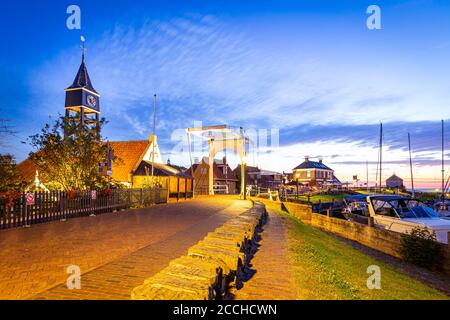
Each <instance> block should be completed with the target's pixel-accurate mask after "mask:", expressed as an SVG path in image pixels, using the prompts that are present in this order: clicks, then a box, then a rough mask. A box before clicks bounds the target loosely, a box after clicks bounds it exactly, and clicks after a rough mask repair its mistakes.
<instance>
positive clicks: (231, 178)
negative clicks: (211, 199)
mask: <svg viewBox="0 0 450 320" xmlns="http://www.w3.org/2000/svg"><path fill="white" fill-rule="evenodd" d="M185 172H186V173H187V174H191V172H193V173H194V174H193V176H194V193H195V194H208V179H209V158H208V157H204V158H202V160H201V161H200V162H199V163H194V164H193V165H192V168H189V169H187V170H186V171H185ZM213 178H214V182H213V186H214V192H215V193H226V194H236V193H237V191H238V189H237V182H238V178H237V177H236V175H235V174H234V172H233V171H232V170H231V168H230V166H229V165H228V163H227V160H226V158H225V157H224V158H223V159H222V160H220V159H214V164H213Z"/></svg>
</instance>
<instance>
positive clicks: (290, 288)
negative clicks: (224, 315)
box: [229, 209, 297, 300]
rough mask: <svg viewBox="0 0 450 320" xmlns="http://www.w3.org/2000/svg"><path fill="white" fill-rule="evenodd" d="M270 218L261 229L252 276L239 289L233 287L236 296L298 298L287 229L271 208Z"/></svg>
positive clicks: (280, 298)
mask: <svg viewBox="0 0 450 320" xmlns="http://www.w3.org/2000/svg"><path fill="white" fill-rule="evenodd" d="M268 213H269V218H268V220H267V223H266V224H265V225H264V229H263V231H262V232H261V240H260V241H259V242H258V244H259V248H258V251H257V252H256V253H255V255H254V257H253V258H252V260H251V261H250V264H251V268H250V269H251V272H250V273H249V276H250V278H249V279H248V280H247V281H245V282H244V283H243V287H242V288H240V289H239V290H236V289H233V290H232V291H231V294H230V297H229V298H231V299H236V300H295V299H297V295H296V293H297V292H296V291H297V290H296V288H295V283H294V278H293V273H292V270H291V268H290V265H291V264H290V261H289V257H288V244H287V237H288V235H287V230H286V227H285V226H284V225H283V222H282V221H281V217H280V216H279V215H278V214H277V213H276V212H274V211H272V210H270V209H268Z"/></svg>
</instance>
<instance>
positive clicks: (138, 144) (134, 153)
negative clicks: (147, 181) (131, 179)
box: [109, 140, 150, 182]
mask: <svg viewBox="0 0 450 320" xmlns="http://www.w3.org/2000/svg"><path fill="white" fill-rule="evenodd" d="M109 145H110V146H111V148H112V149H113V150H114V156H115V157H116V158H119V159H120V160H121V161H120V162H118V163H117V164H116V163H115V164H113V174H112V179H113V180H114V181H118V182H128V174H130V173H131V172H132V171H133V170H134V169H135V167H136V166H137V165H138V164H139V162H140V160H141V159H142V158H143V157H144V154H145V151H147V148H148V147H149V145H150V143H149V141H148V140H142V141H116V142H110V143H109Z"/></svg>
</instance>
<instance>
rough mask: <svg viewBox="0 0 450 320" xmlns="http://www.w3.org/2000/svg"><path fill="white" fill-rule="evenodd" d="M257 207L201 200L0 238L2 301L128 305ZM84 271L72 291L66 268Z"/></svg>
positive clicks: (231, 201)
mask: <svg viewBox="0 0 450 320" xmlns="http://www.w3.org/2000/svg"><path fill="white" fill-rule="evenodd" d="M250 206H251V204H250V202H248V201H247V202H245V201H238V200H236V198H229V197H215V198H208V197H205V198H200V199H198V200H191V201H186V202H182V203H178V204H177V203H173V204H166V205H158V206H154V207H150V208H146V209H138V210H129V211H123V212H119V213H110V214H104V215H99V216H97V217H85V218H75V219H70V220H67V221H66V222H52V223H48V224H42V225H35V226H33V227H32V228H31V229H11V230H5V231H0V270H1V272H0V299H129V297H130V292H131V289H132V288H133V287H134V286H137V285H139V284H142V282H143V281H144V279H145V278H147V277H150V276H152V275H153V274H155V273H156V272H158V271H159V270H161V269H162V268H164V267H165V266H167V264H168V263H169V261H170V260H171V259H173V258H176V257H178V256H180V255H182V254H184V253H185V252H186V251H187V249H188V248H189V247H190V246H191V245H193V244H195V243H196V242H197V241H199V240H201V239H202V238H203V237H204V236H205V234H206V233H207V232H209V231H212V230H213V229H214V228H216V227H218V226H220V225H221V224H222V223H223V222H224V221H226V220H227V219H229V218H231V217H232V216H234V215H236V214H240V213H242V212H244V211H245V210H246V209H248V208H249V207H250ZM69 265H78V266H79V267H80V268H81V272H82V275H81V289H80V290H76V289H74V290H69V289H68V288H67V287H66V285H65V282H66V279H67V277H68V276H69V275H68V274H67V273H66V268H67V267H68V266H69Z"/></svg>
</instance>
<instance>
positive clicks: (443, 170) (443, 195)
mask: <svg viewBox="0 0 450 320" xmlns="http://www.w3.org/2000/svg"><path fill="white" fill-rule="evenodd" d="M441 125H442V194H441V197H442V201H444V199H445V190H444V189H445V186H444V180H445V163H444V120H441Z"/></svg>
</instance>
